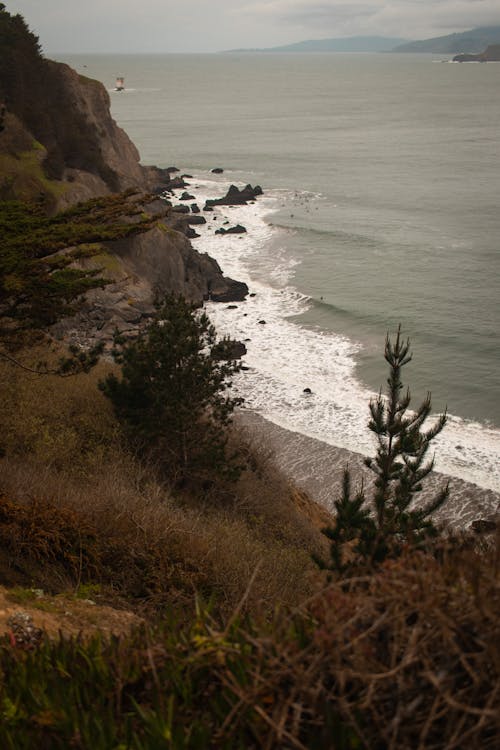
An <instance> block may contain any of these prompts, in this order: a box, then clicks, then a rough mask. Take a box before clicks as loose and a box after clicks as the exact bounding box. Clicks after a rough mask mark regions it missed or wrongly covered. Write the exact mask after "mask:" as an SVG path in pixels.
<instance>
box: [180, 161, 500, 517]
mask: <svg viewBox="0 0 500 750" xmlns="http://www.w3.org/2000/svg"><path fill="white" fill-rule="evenodd" d="M214 178H215V179H214ZM191 180H192V182H191V184H190V186H189V190H190V191H192V192H193V193H194V195H195V196H196V200H197V201H198V202H199V204H200V206H201V204H202V201H203V200H205V199H206V198H207V197H212V195H214V194H215V195H221V194H224V193H225V191H226V189H227V187H228V185H229V184H230V180H231V178H230V175H229V174H224V176H222V175H221V176H218V175H217V176H214V175H213V174H207V175H201V174H200V175H196V176H195V177H192V178H191ZM200 183H201V184H200ZM236 184H239V182H237V183H236ZM200 193H201V195H200ZM265 196H266V193H265ZM173 197H174V198H177V200H179V199H178V196H177V195H175V194H174V196H173ZM200 199H201V200H200ZM273 200H274V201H275V200H276V198H275V197H274V199H273ZM259 203H260V200H259ZM215 208H216V211H215V213H213V214H211V215H210V216H207V220H208V221H207V225H206V227H200V231H201V235H200V242H199V243H198V242H196V243H195V247H197V249H198V250H199V251H200V252H208V253H209V255H211V256H212V257H214V258H216V260H217V262H219V264H220V265H221V267H222V268H223V272H224V273H228V274H229V275H231V276H232V277H233V278H238V279H240V278H241V279H245V281H246V282H247V283H248V284H249V286H251V288H252V292H253V294H251V295H250V297H255V299H250V298H247V299H246V300H245V302H243V303H239V304H238V305H231V306H225V305H220V303H215V305H214V306H213V307H214V308H216V309H212V310H209V311H208V314H209V316H210V317H211V318H213V322H214V324H215V326H216V328H217V330H218V332H219V334H220V335H229V336H231V337H233V338H235V339H237V340H240V341H245V342H247V355H246V356H245V358H244V362H245V364H246V365H247V369H248V370H249V372H247V374H246V375H245V379H246V380H247V384H248V385H250V388H251V391H252V393H251V398H247V396H246V395H245V398H247V400H246V404H247V408H246V409H244V411H243V413H244V415H245V416H243V417H242V419H243V420H244V421H246V422H248V423H249V424H253V425H254V426H255V424H256V423H257V422H260V426H261V428H262V430H263V431H264V432H265V434H266V435H267V436H268V438H269V440H270V442H271V443H272V445H273V448H274V449H275V450H276V453H277V461H278V463H279V465H280V466H281V468H283V469H284V471H285V472H286V473H287V474H289V475H290V477H291V478H292V480H293V481H294V482H296V483H297V484H298V485H299V486H301V487H304V488H305V489H307V491H308V492H309V493H310V494H311V495H312V496H313V497H315V499H317V500H318V501H319V502H320V503H321V504H323V505H325V506H326V507H328V506H329V505H330V506H331V504H332V502H333V499H332V495H333V498H335V497H336V496H337V495H338V489H339V488H340V484H341V481H342V473H343V469H344V466H345V465H346V463H349V464H350V465H351V466H352V468H353V473H354V475H361V474H363V475H364V476H365V477H366V480H365V481H366V482H367V481H368V478H369V477H370V476H371V472H369V471H368V470H366V469H365V467H364V463H363V461H364V456H366V455H372V454H373V451H372V443H371V436H370V435H369V434H368V430H367V428H366V424H365V412H366V404H367V402H368V400H369V397H370V396H371V395H373V394H370V393H368V392H366V393H364V392H361V391H359V389H358V387H357V384H356V383H355V382H354V379H353V377H352V368H353V362H354V359H353V351H351V349H352V346H350V348H349V350H348V351H347V348H346V347H347V344H345V342H343V341H342V342H340V344H339V337H337V339H336V343H335V346H334V351H330V350H329V349H328V348H327V349H325V348H324V346H325V339H324V338H323V337H317V336H315V334H314V333H311V332H310V331H307V333H306V335H307V336H308V340H307V342H306V344H304V341H303V340H302V338H301V340H300V342H298V341H297V340H296V338H297V337H296V334H297V329H296V328H295V326H294V325H292V324H290V323H289V322H288V315H290V309H288V310H285V314H283V301H284V300H285V297H286V295H285V297H284V296H283V294H284V291H285V288H282V289H281V290H280V297H278V294H277V290H278V288H279V286H281V285H278V288H275V287H274V286H273V287H272V288H271V287H270V288H269V289H268V288H267V284H266V285H265V287H264V286H263V284H264V275H265V276H266V277H267V275H268V273H269V272H272V269H274V272H275V271H276V268H277V266H278V267H279V264H280V261H282V259H281V258H280V257H279V256H278V257H277V256H276V255H273V257H272V259H269V258H267V257H266V256H263V255H262V253H261V252H260V251H259V245H260V246H263V245H264V244H267V242H268V241H269V225H268V223H267V221H266V217H267V216H269V214H270V213H271V214H272V213H274V210H275V209H274V208H272V207H270V206H267V207H266V210H265V212H264V213H263V212H262V209H256V207H255V208H254V207H252V206H251V205H248V206H246V205H245V206H231V207H230V206H222V205H221V206H216V207H215ZM256 216H257V217H258V218H257V223H256V221H255V217H256ZM224 223H226V224H229V223H231V224H236V223H240V224H244V225H247V226H248V229H249V232H248V234H247V235H246V237H248V238H250V240H252V238H253V244H251V245H250V247H249V245H248V244H247V242H248V240H247V242H245V239H244V237H242V236H241V235H236V236H233V237H225V238H224V239H217V238H216V237H215V236H214V232H213V229H215V228H216V227H220V226H221V225H224ZM255 233H256V238H255V236H254V235H255ZM255 239H256V240H257V245H256V246H257V250H255V247H256V246H255ZM241 242H243V243H244V244H243V245H240V243H241ZM240 247H241V248H242V249H243V248H244V254H245V255H246V257H245V258H244V264H245V265H246V268H245V267H243V273H244V274H246V275H242V267H241V264H240V255H241V250H240ZM270 262H271V265H270V266H269V263H270ZM252 267H254V268H256V269H258V273H257V275H256V277H254V278H253V279H250V278H249V277H248V272H249V270H250V268H252ZM285 270H288V267H286V269H285ZM280 281H281V279H280ZM290 289H291V290H292V292H293V287H291V288H290ZM287 291H288V292H290V290H288V289H287ZM255 292H257V294H255ZM268 293H269V294H270V295H271V297H273V299H274V300H275V301H276V300H277V299H280V302H279V303H278V305H279V307H278V308H276V307H275V305H274V303H273V305H274V306H273V307H272V308H270V307H269V304H267V303H268V302H269V300H268V297H267V294H268ZM292 296H293V295H292ZM295 296H296V297H298V293H296V295H295ZM271 297H269V299H271ZM290 299H292V298H290ZM286 301H287V304H288V308H291V309H292V311H293V312H294V314H297V313H298V312H299V307H300V306H301V305H300V304H299V303H297V301H296V300H295V298H294V301H293V302H292V303H291V304H290V300H288V299H287V300H286ZM266 304H267V307H266ZM295 308H296V309H295ZM243 311H244V312H243ZM276 313H277V314H276ZM286 313H288V315H287V314H286ZM266 321H267V323H268V325H267V326H259V325H257V322H266ZM278 324H279V325H280V328H279V330H278V336H279V338H278V339H276V337H275V334H276V326H277V325H278ZM301 336H302V337H303V336H304V331H302V332H301ZM294 337H295V338H294ZM292 338H293V342H292V343H293V344H294V345H295V349H296V351H295V350H293V349H290V345H291V341H292ZM271 340H272V342H273V343H272V344H271V343H270V342H271ZM248 342H250V343H248ZM298 343H300V351H302V350H303V347H304V345H305V346H306V347H307V350H308V351H309V352H313V354H314V362H316V365H315V367H316V370H314V371H313V370H312V369H311V367H310V368H309V369H310V371H308V373H307V374H302V373H301V374H299V375H298V372H299V370H300V368H297V366H296V364H297V362H298V361H300V351H299V350H297V345H298ZM326 343H329V344H331V342H330V341H328V340H327V341H326ZM349 343H350V344H352V342H349ZM280 347H281V349H280ZM340 347H343V348H342V349H340ZM340 351H341V352H342V357H339V352H340ZM263 352H264V358H265V366H264V367H262V366H261V363H262V354H263ZM280 352H281V355H282V356H281V358H280V356H279V353H280ZM318 358H319V359H318ZM277 361H279V363H280V368H281V369H280V373H281V375H283V372H284V371H285V375H284V377H282V378H281V379H279V380H278V381H277V383H276V384H277V386H278V388H279V387H281V393H282V396H283V388H285V389H286V408H287V410H288V413H287V415H286V416H285V415H283V416H284V417H285V419H284V420H283V421H282V424H283V423H284V424H286V425H287V427H281V426H280V425H279V421H280V420H279V408H280V407H281V406H282V403H281V402H280V399H279V396H278V397H277V399H276V398H275V399H274V400H273V399H271V401H272V403H270V402H269V401H268V397H269V395H270V391H269V388H270V387H272V385H273V383H272V382H271V381H272V380H273V378H274V372H275V370H274V369H273V368H274V367H275V366H276V362H277ZM310 362H311V358H309V364H310ZM332 362H335V364H336V368H335V370H336V372H331V371H330V370H331V365H332ZM318 367H319V370H318ZM322 368H323V369H325V370H327V368H329V369H328V377H329V380H328V384H327V389H326V390H327V393H326V395H325V388H322V382H321V381H322V379H324V378H323V372H321V370H322ZM305 386H312V387H313V388H314V392H315V399H314V403H313V404H312V403H311V402H310V401H309V400H305V399H304V396H303V390H304V387H305ZM330 392H338V393H339V397H338V399H337V401H336V402H335V403H334V405H333V411H332V409H331V404H330ZM282 400H283V399H282ZM313 405H314V407H315V409H312V408H311V407H312V406H313ZM276 408H278V412H276V413H277V415H278V424H276V423H275V422H272V421H271V420H270V419H269V417H267V416H261V415H267V414H272V413H274V412H275V411H276ZM318 409H319V410H321V411H320V413H319V417H320V420H322V422H321V424H323V423H325V424H326V423H327V422H328V424H329V426H330V425H331V431H329V434H332V433H333V434H334V435H337V441H336V442H337V446H332V445H331V443H330V441H329V440H328V442H326V441H325V440H324V438H322V436H321V434H319V435H316V436H314V437H310V436H309V435H308V434H307V432H309V430H308V429H307V425H309V424H310V423H311V419H312V420H313V421H314V422H315V420H316V418H317V414H316V411H317V410H318ZM249 415H251V416H249ZM339 420H340V421H339ZM290 425H291V428H290ZM320 426H321V425H320ZM287 428H288V429H287ZM471 428H479V429H480V431H481V432H480V434H481V435H483V436H484V431H483V428H484V426H483V425H479V424H477V425H470V426H469V428H468V431H470V430H471ZM463 429H464V426H463V424H462V420H461V418H460V417H453V416H451V417H450V419H449V422H448V425H447V433H446V435H445V436H444V439H445V441H446V443H445V445H444V446H443V445H439V444H438V443H436V449H437V458H438V465H439V458H440V455H441V456H442V453H443V448H444V451H445V454H446V459H447V460H449V459H450V455H451V456H452V466H451V467H450V469H448V468H447V467H446V468H444V467H443V461H441V471H440V472H437V471H436V472H434V473H433V474H432V477H429V479H428V482H427V485H428V489H427V495H429V494H431V492H432V488H437V487H439V486H442V484H443V483H444V482H445V481H446V480H447V479H448V478H449V480H450V486H451V490H452V495H453V496H454V500H453V501H449V504H448V509H447V512H446V513H444V511H442V513H441V514H442V515H443V519H446V521H447V522H449V523H450V524H451V525H453V526H456V527H461V528H462V527H465V526H466V525H467V524H468V523H470V522H471V521H473V520H476V519H477V518H480V517H484V516H488V515H491V514H492V513H493V512H496V510H497V508H498V507H500V492H499V490H498V488H497V487H496V486H493V487H492V484H491V483H488V482H487V481H485V484H482V482H481V481H480V480H481V476H482V474H481V473H479V474H478V472H477V471H476V475H477V476H476V477H475V478H473V479H470V478H469V477H468V476H467V475H466V476H464V468H466V465H467V464H468V459H469V457H471V458H473V459H474V460H473V466H474V465H475V463H477V461H478V455H476V454H477V448H478V443H477V441H476V440H474V442H473V444H472V443H471V444H470V445H471V446H472V448H471V451H470V453H471V455H470V456H469V455H468V453H469V450H468V449H467V452H464V447H463V442H464V440H463V433H462V430H463ZM465 429H466V430H467V426H466V428H465ZM346 430H347V432H346ZM343 437H344V438H345V437H347V438H348V440H347V447H340V446H339V445H338V443H339V442H340V443H341V445H342V444H344V445H345V443H343V440H342V438H343ZM466 445H467V443H466ZM358 446H359V452H358ZM488 451H489V452H488ZM483 452H484V456H483V458H486V459H487V460H486V462H484V461H482V462H481V463H482V467H483V469H484V467H485V466H490V467H491V468H493V460H494V454H493V452H492V447H491V446H490V447H489V448H488V449H486V450H485V451H483ZM453 469H455V470H456V471H457V474H454V472H453ZM471 474H472V475H473V474H474V472H473V471H471ZM483 474H484V471H483ZM469 476H470V475H469ZM315 477H321V479H317V478H315ZM440 480H441V481H440ZM329 487H333V488H334V489H333V491H332V492H330V491H329ZM422 494H423V497H424V498H425V496H426V492H425V490H424V492H423V493H422ZM450 504H451V505H450ZM450 508H451V510H450ZM439 516H440V514H439V513H438V514H437V517H439Z"/></svg>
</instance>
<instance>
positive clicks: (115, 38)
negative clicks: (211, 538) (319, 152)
mask: <svg viewBox="0 0 500 750" xmlns="http://www.w3.org/2000/svg"><path fill="white" fill-rule="evenodd" d="M4 2H5V5H6V8H7V10H8V11H9V12H10V13H21V14H22V15H23V16H24V17H25V19H26V21H27V22H28V25H29V26H30V28H31V29H32V31H34V32H35V33H36V34H37V35H38V36H39V37H40V41H41V43H42V46H43V49H44V51H45V52H46V53H47V54H50V53H55V52H119V53H127V52H129V53H132V52H215V51H218V50H224V49H234V48H240V47H272V46H277V45H280V44H288V43H290V42H298V41H302V40H305V39H324V38H328V37H345V36H359V35H363V36H365V35H380V36H398V37H403V38H406V39H425V38H428V37H432V36H441V35H444V34H449V33H452V32H454V31H464V30H466V29H469V28H473V27H474V26H488V25H493V24H495V25H496V24H498V25H500V2H499V0H4Z"/></svg>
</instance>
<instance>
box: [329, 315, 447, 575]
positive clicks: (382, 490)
mask: <svg viewBox="0 0 500 750" xmlns="http://www.w3.org/2000/svg"><path fill="white" fill-rule="evenodd" d="M411 358H412V355H411V353H410V342H409V341H406V342H404V341H403V340H402V338H401V329H400V328H399V329H398V332H397V336H396V341H395V343H394V344H393V343H392V342H391V340H390V338H389V336H388V337H387V339H386V344H385V359H386V361H387V363H388V365H389V377H388V379H387V395H386V396H382V393H379V395H378V397H377V398H376V399H374V400H373V401H371V402H370V420H369V423H368V427H369V429H370V430H371V431H372V432H373V433H374V434H375V436H376V439H377V453H376V456H375V458H367V459H366V460H365V464H366V466H367V467H368V468H369V469H370V470H371V471H372V472H373V473H374V474H375V481H374V489H373V492H372V494H371V496H369V497H368V496H367V495H366V492H365V490H364V488H363V486H361V487H360V488H359V489H358V491H357V492H356V493H355V494H354V495H353V492H352V488H351V476H350V472H349V469H346V470H345V472H344V481H343V488H342V496H341V498H340V499H339V500H337V501H336V502H335V509H336V523H335V527H333V528H328V529H325V530H324V533H325V534H326V535H327V537H328V538H329V539H330V540H331V542H332V545H331V563H330V565H329V566H328V567H330V568H331V569H333V570H336V571H338V572H342V571H345V570H346V569H347V568H348V567H349V566H350V563H349V562H347V561H346V559H345V550H346V545H347V544H348V543H352V548H351V550H350V555H351V559H353V556H354V559H356V560H357V561H362V562H364V563H366V562H368V563H369V564H372V563H378V562H381V561H382V560H384V559H385V558H386V557H387V556H388V555H391V554H397V553H398V552H399V551H400V549H401V548H402V546H403V545H404V544H412V545H419V544H421V543H422V542H423V541H425V540H426V539H428V538H429V537H432V536H435V535H436V527H435V526H434V524H433V522H432V519H431V516H432V514H433V513H434V511H436V510H437V509H438V508H439V507H441V506H442V505H443V503H444V502H445V501H446V499H447V497H448V485H446V486H445V487H444V488H443V489H441V490H440V491H439V492H438V493H437V494H436V495H435V496H434V497H433V498H431V499H430V500H428V501H427V502H426V503H424V504H420V505H419V506H418V507H415V503H414V501H415V499H416V496H417V495H418V493H420V492H421V490H422V482H423V481H424V479H425V478H426V477H427V476H428V475H429V473H430V472H431V471H432V469H433V466H434V459H433V458H431V459H428V458H427V453H428V450H429V448H430V446H431V443H432V441H433V440H434V438H435V437H436V436H437V435H438V434H439V433H440V432H441V430H442V429H443V427H444V425H445V423H446V413H444V414H442V415H440V416H439V417H437V419H436V420H435V422H434V424H433V425H432V426H430V427H428V428H427V429H424V423H425V422H426V421H427V418H428V417H429V416H430V413H431V396H430V393H429V394H427V397H426V398H425V399H424V401H423V402H422V404H421V405H420V406H419V407H418V409H417V410H416V411H410V409H409V407H410V400H411V397H410V391H409V390H406V392H405V393H404V394H403V383H402V381H401V370H402V368H403V367H404V366H405V365H406V364H408V362H410V360H411Z"/></svg>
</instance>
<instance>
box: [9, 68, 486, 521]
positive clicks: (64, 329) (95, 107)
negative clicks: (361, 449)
mask: <svg viewBox="0 0 500 750" xmlns="http://www.w3.org/2000/svg"><path fill="white" fill-rule="evenodd" d="M43 66H44V75H46V76H49V78H50V79H51V81H52V82H53V84H54V90H55V91H56V92H57V96H54V97H49V99H48V101H44V102H42V103H41V106H44V107H45V109H46V116H45V117H44V118H43V121H40V122H37V121H36V119H35V120H34V119H33V117H32V116H31V115H30V116H29V115H28V108H27V104H26V102H23V101H17V100H16V97H15V96H13V95H12V92H10V95H9V92H8V91H7V92H6V91H5V86H3V90H2V84H3V82H2V81H0V104H1V103H2V101H1V100H2V95H3V97H4V100H5V101H6V102H7V103H6V104H2V108H1V128H0V164H1V167H2V169H1V171H0V199H2V200H12V199H14V200H23V201H36V202H37V203H38V204H39V205H40V207H41V208H43V210H44V211H46V212H47V213H49V214H50V213H55V212H56V211H61V210H64V209H67V208H69V207H71V206H74V205H75V204H76V203H78V202H79V201H85V200H89V199H93V198H96V197H99V196H108V195H112V194H113V193H116V192H123V191H127V192H125V193H124V194H123V205H124V212H123V221H127V222H129V221H134V218H133V217H134V215H136V216H143V217H144V216H146V217H149V218H150V219H151V220H152V226H151V227H150V228H149V229H148V230H147V231H144V232H140V233H137V234H135V235H132V236H130V237H127V238H126V239H120V240H114V241H108V242H103V243H101V248H100V252H99V253H98V254H96V255H95V256H94V257H93V258H92V259H87V260H81V261H78V263H80V264H81V265H83V266H84V267H89V266H90V267H98V268H99V269H100V272H101V273H102V274H103V275H104V276H105V277H106V278H107V279H108V281H109V283H108V284H107V286H105V287H104V288H102V289H96V290H93V291H91V292H89V293H88V295H87V297H86V300H85V302H84V304H83V306H82V307H81V309H80V310H79V312H78V314H77V315H75V316H74V317H72V318H66V319H65V320H64V321H61V322H60V323H58V324H57V325H56V326H54V328H53V330H52V333H53V335H54V336H55V337H56V338H58V339H60V340H63V341H66V342H68V343H77V344H80V345H82V346H92V345H94V344H96V343H98V342H101V343H103V344H104V346H105V349H110V348H111V346H112V340H113V336H114V334H115V332H116V331H119V332H120V333H121V334H122V335H124V336H134V335H136V334H137V332H138V331H139V330H141V329H142V328H143V327H144V326H145V325H146V324H147V322H148V321H149V320H150V319H151V316H152V314H153V313H154V309H155V308H154V302H155V299H157V298H158V297H160V296H161V295H164V294H165V293H169V292H170V293H174V294H181V295H183V296H184V297H185V298H186V299H188V300H189V301H191V302H193V303H194V304H196V305H201V304H203V302H204V301H205V300H207V299H211V300H213V301H217V302H224V303H230V302H239V301H241V300H243V299H245V297H246V296H247V294H248V287H247V285H246V284H245V283H244V282H242V281H237V280H234V279H230V278H227V277H225V276H224V274H223V271H222V270H221V268H220V266H219V265H218V263H217V262H216V261H215V260H214V259H213V258H211V257H210V256H209V255H207V254H206V253H200V252H198V251H197V250H195V249H194V248H193V246H192V244H191V242H190V239H192V238H193V237H196V236H197V234H196V229H195V228H194V227H196V226H197V225H202V224H204V223H205V222H206V219H205V217H204V216H203V213H205V212H210V211H213V207H214V206H230V205H242V204H245V203H249V202H253V201H255V200H256V199H257V198H258V196H259V195H261V194H262V189H261V188H260V186H255V187H252V186H251V185H246V186H245V187H243V188H238V187H237V186H235V185H231V186H230V188H229V190H228V191H227V193H226V195H224V196H221V197H220V198H216V199H211V200H207V201H206V203H205V205H204V206H203V208H202V209H200V206H199V205H198V203H197V202H196V196H195V195H193V193H192V192H190V185H189V182H188V180H189V179H190V176H189V175H183V174H181V173H180V170H179V169H178V168H176V167H168V168H165V169H164V168H159V167H156V166H147V167H145V166H142V165H141V164H140V160H139V153H138V151H137V149H136V148H135V146H134V144H133V143H132V142H131V141H130V139H129V138H128V136H127V135H126V133H125V132H124V131H123V130H122V129H121V128H119V127H118V125H117V124H116V123H115V121H114V120H113V119H112V117H111V114H110V98H109V95H108V93H107V91H106V90H105V88H104V86H102V84H100V83H99V82H97V81H93V80H91V79H88V78H85V77H83V76H80V75H78V74H77V73H76V72H75V71H74V70H72V69H71V68H69V66H67V65H64V64H61V63H55V62H52V61H43ZM21 68H22V65H21ZM28 72H29V71H27V73H26V75H27V74H28ZM32 72H33V71H32V70H31V73H32ZM22 73H23V71H22V69H21V71H19V70H18V71H17V74H18V77H19V76H21V77H22ZM6 94H7V95H6ZM61 102H63V103H64V102H66V103H67V104H68V106H67V107H64V106H63V107H61ZM70 104H71V106H70ZM32 109H33V110H34V111H36V109H37V107H36V102H35V105H34V106H33V107H32ZM75 133H76V134H77V135H78V134H80V136H79V138H80V140H79V139H78V138H77V137H75V136H74V134H75ZM72 134H73V135H72ZM82 134H85V136H83V135H82ZM78 149H79V150H78ZM212 172H213V173H214V174H221V173H222V172H223V169H222V167H217V168H214V169H213V170H212ZM178 190H182V191H184V192H183V193H182V194H181V195H180V196H177V197H176V193H175V191H178ZM131 204H133V206H132V209H133V210H129V209H130V208H131ZM245 231H246V228H245V227H243V226H241V225H236V226H234V227H228V228H221V229H220V230H217V233H218V234H220V235H222V236H223V235H224V234H238V233H244V232H245ZM221 242H224V239H223V238H222V237H221ZM70 249H71V248H68V250H70ZM92 264H93V266H92ZM260 322H262V323H264V321H260ZM244 349H245V347H244V345H240V346H235V348H234V352H235V356H244V353H245V351H244ZM242 419H243V420H244V421H245V425H246V427H247V428H250V429H251V430H253V431H254V432H257V433H259V432H260V433H261V434H262V432H264V433H265V434H266V439H267V440H268V441H269V442H270V444H271V446H272V448H273V450H274V451H275V453H276V455H277V459H278V462H279V463H280V465H281V466H282V468H283V469H284V470H285V471H286V472H287V473H288V474H289V475H290V476H291V477H292V479H293V480H294V481H295V482H296V483H297V484H298V485H299V486H301V487H303V488H304V489H306V490H307V491H309V492H310V493H311V494H312V496H313V497H315V498H317V499H318V500H319V501H320V502H322V503H323V504H324V505H326V506H327V507H328V506H329V505H331V502H332V498H333V497H334V496H335V492H336V491H335V488H336V487H337V486H338V484H339V482H340V477H341V473H342V469H343V467H344V466H345V464H346V463H349V464H350V465H356V466H358V464H359V463H360V461H361V462H362V459H360V457H359V456H358V454H354V453H350V452H349V451H344V450H343V449H341V448H333V447H332V446H329V445H327V444H324V443H321V442H320V441H317V440H312V439H311V438H307V437H305V436H304V435H301V434H299V433H294V432H289V431H288V430H283V429H282V428H280V427H278V426H276V425H274V424H272V423H270V422H266V421H265V420H263V419H262V418H261V417H259V416H258V415H249V413H248V412H243V416H242ZM313 456H314V459H313V458H312V457H313ZM323 459H324V460H323ZM311 461H313V463H314V466H312V464H311ZM318 461H319V462H320V464H321V466H319V465H318V466H316V464H317V462H318ZM314 467H316V468H314ZM327 467H330V470H329V471H327ZM325 472H326V473H325ZM332 472H333V474H332ZM318 477H321V479H318ZM452 482H453V490H454V492H455V494H456V496H457V497H458V498H461V499H460V503H461V505H460V507H457V508H456V509H454V515H455V517H457V518H458V519H459V522H458V526H459V527H461V528H463V527H464V526H467V525H470V524H471V523H474V522H476V521H481V520H485V518H486V516H488V514H491V509H492V508H493V509H494V508H495V506H497V507H498V506H499V504H500V497H499V496H498V495H497V493H493V492H491V491H489V490H485V491H482V490H481V488H478V487H476V486H475V485H470V484H469V483H466V482H461V481H460V480H455V479H453V480H452ZM486 520H488V518H486ZM455 525H456V524H455Z"/></svg>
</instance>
